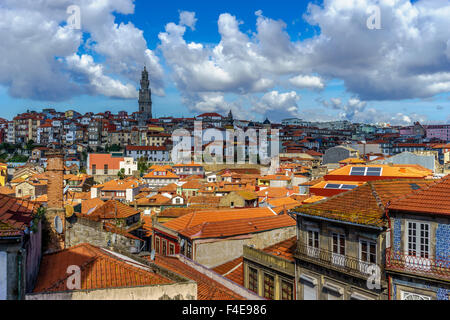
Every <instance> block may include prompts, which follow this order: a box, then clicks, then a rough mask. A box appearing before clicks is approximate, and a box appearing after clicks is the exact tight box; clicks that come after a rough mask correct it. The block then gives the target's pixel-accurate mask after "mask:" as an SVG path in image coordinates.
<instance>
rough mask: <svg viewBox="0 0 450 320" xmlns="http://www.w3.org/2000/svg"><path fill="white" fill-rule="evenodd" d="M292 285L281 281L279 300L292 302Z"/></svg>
mask: <svg viewBox="0 0 450 320" xmlns="http://www.w3.org/2000/svg"><path fill="white" fill-rule="evenodd" d="M292 287H293V285H292V283H291V282H289V281H285V280H282V281H281V300H294V290H293V288H292Z"/></svg>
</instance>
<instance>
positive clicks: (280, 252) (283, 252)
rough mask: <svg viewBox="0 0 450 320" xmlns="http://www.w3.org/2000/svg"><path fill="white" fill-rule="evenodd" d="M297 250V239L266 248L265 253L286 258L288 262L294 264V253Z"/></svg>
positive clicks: (293, 238)
mask: <svg viewBox="0 0 450 320" xmlns="http://www.w3.org/2000/svg"><path fill="white" fill-rule="evenodd" d="M296 249H297V237H292V238H290V239H287V240H284V241H282V242H279V243H277V244H274V245H272V246H270V247H267V248H265V249H264V250H263V251H264V252H266V253H270V254H271V255H274V256H277V257H280V258H284V259H286V260H289V261H292V262H294V261H295V260H294V253H295V250H296Z"/></svg>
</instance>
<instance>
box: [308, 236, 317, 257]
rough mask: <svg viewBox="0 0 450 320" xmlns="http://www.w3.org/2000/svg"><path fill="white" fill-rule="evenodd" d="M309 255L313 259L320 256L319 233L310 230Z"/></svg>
mask: <svg viewBox="0 0 450 320" xmlns="http://www.w3.org/2000/svg"><path fill="white" fill-rule="evenodd" d="M308 255H309V256H311V257H318V256H319V231H318V230H308Z"/></svg>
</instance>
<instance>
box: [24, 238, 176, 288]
mask: <svg viewBox="0 0 450 320" xmlns="http://www.w3.org/2000/svg"><path fill="white" fill-rule="evenodd" d="M72 265H77V266H80V268H81V290H95V289H107V288H120V287H135V286H151V285H161V284H171V283H173V281H172V280H170V279H168V278H166V277H164V276H162V275H159V274H156V273H154V272H152V271H150V269H149V268H146V269H143V267H145V266H143V265H141V267H138V266H136V265H134V264H132V263H131V262H129V261H127V260H124V259H121V258H120V257H119V256H116V255H114V254H113V253H111V252H109V251H107V250H105V249H101V248H99V247H95V246H93V245H91V244H86V243H85V244H80V245H78V246H75V247H72V248H69V249H65V250H62V251H59V252H56V253H52V254H46V255H44V256H43V257H42V262H41V266H40V269H39V275H38V278H37V281H36V285H35V288H34V290H33V292H34V293H38V292H60V291H69V289H68V288H67V278H68V277H69V276H70V275H69V274H67V268H68V267H69V266H72Z"/></svg>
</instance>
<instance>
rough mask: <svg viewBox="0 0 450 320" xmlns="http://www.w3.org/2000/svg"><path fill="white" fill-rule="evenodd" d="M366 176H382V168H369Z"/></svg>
mask: <svg viewBox="0 0 450 320" xmlns="http://www.w3.org/2000/svg"><path fill="white" fill-rule="evenodd" d="M366 176H378V177H379V176H381V168H380V167H375V168H372V167H369V168H367V173H366Z"/></svg>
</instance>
